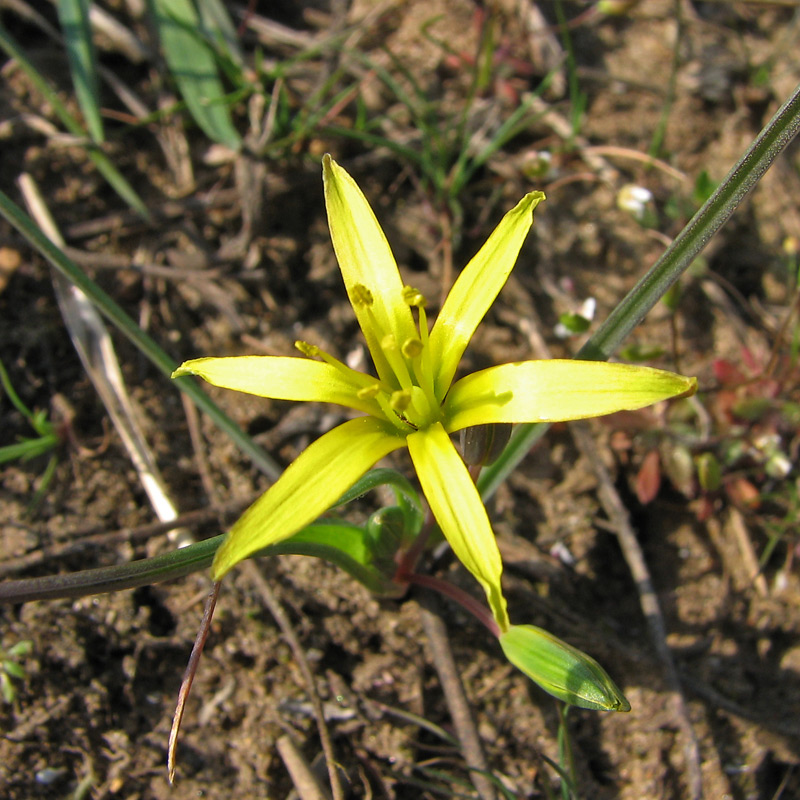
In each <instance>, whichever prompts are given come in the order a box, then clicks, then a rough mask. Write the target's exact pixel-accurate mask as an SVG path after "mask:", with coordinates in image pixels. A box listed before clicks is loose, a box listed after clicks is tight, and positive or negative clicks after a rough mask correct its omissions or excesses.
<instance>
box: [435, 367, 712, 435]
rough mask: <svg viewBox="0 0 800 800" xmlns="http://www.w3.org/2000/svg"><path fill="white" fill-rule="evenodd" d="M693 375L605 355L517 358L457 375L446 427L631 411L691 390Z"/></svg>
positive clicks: (446, 408)
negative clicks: (613, 360)
mask: <svg viewBox="0 0 800 800" xmlns="http://www.w3.org/2000/svg"><path fill="white" fill-rule="evenodd" d="M696 390H697V379H696V378H687V377H684V376H683V375H676V374H675V373H673V372H666V371H665V370H661V369H653V368H652V367H640V366H634V365H630V364H607V363H605V362H603V361H573V360H560V359H552V360H549V361H521V362H516V363H513V364H502V365H501V366H498V367H489V369H484V370H481V371H480V372H474V373H473V374H472V375H467V376H466V377H464V378H462V379H461V380H459V381H457V382H456V383H455V384H454V385H453V387H452V388H451V389H450V393H449V394H448V395H447V401H446V402H445V405H444V419H445V423H444V424H445V427H446V428H447V430H448V432H450V433H452V432H453V431H458V430H461V429H462V428H468V427H469V426H471V425H484V424H487V423H492V422H560V421H563V420H569V419H585V418H587V417H599V416H602V415H603V414H612V413H613V412H615V411H625V410H627V411H633V410H635V409H637V408H643V407H644V406H649V405H651V404H653V403H657V402H658V401H659V400H666V399H668V398H670V397H677V396H678V395H689V394H694V392H695V391H696Z"/></svg>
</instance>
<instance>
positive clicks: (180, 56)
mask: <svg viewBox="0 0 800 800" xmlns="http://www.w3.org/2000/svg"><path fill="white" fill-rule="evenodd" d="M151 5H152V7H153V12H154V18H155V22H156V25H157V27H158V34H159V37H160V39H161V45H162V49H163V51H164V58H165V59H166V61H167V65H168V66H169V69H170V72H171V73H172V76H173V77H174V78H175V82H176V83H177V84H178V88H179V89H180V92H181V95H182V96H183V99H184V100H185V101H186V105H187V106H188V108H189V111H190V113H191V115H192V117H193V119H194V121H195V122H196V123H197V124H198V125H199V126H200V129H201V130H202V131H203V133H205V134H206V136H208V138H209V139H211V140H212V141H214V142H218V143H219V144H224V145H226V146H228V147H230V148H231V149H232V150H238V149H239V148H240V147H241V144H242V140H241V137H240V136H239V134H238V133H237V131H236V129H235V128H234V127H233V122H232V121H231V116H230V111H229V109H228V106H227V105H226V100H225V92H224V90H223V88H222V82H221V81H220V78H219V72H218V70H217V62H216V57H215V54H214V51H213V50H212V49H211V48H210V47H209V46H208V43H207V42H206V41H205V39H204V38H203V37H202V36H201V35H200V33H199V28H200V19H199V17H198V15H197V12H196V11H195V8H194V6H193V5H192V3H191V0H151Z"/></svg>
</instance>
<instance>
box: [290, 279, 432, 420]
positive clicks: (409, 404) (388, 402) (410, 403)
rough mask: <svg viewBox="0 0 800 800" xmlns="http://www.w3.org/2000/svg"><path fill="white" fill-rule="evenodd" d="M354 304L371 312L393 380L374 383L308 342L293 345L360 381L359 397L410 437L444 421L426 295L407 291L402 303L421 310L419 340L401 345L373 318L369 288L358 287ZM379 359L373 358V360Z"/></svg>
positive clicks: (353, 293) (352, 296)
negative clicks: (430, 344)
mask: <svg viewBox="0 0 800 800" xmlns="http://www.w3.org/2000/svg"><path fill="white" fill-rule="evenodd" d="M350 299H351V301H352V303H353V305H354V306H356V307H357V308H358V309H359V310H366V311H367V315H368V316H369V318H370V322H371V325H372V332H374V334H376V335H375V336H374V344H373V345H372V346H373V348H374V347H377V348H378V349H379V350H380V355H381V356H382V357H383V360H384V362H385V363H386V364H387V365H388V366H389V370H390V373H391V374H390V375H386V374H384V375H383V378H384V379H383V380H380V379H377V378H372V377H370V376H368V375H364V374H363V373H360V372H355V371H354V370H351V369H350V368H349V367H347V366H346V365H344V364H342V362H341V361H338V360H337V359H335V358H334V357H333V356H331V355H329V354H328V353H325V352H324V351H323V350H320V349H319V348H318V347H315V346H313V345H309V344H306V343H305V342H295V347H297V349H298V350H300V352H302V353H303V354H304V355H307V356H311V357H313V356H317V357H319V358H321V359H323V360H324V361H326V362H327V363H329V364H331V365H332V366H335V367H337V368H338V369H341V370H346V372H347V374H348V376H349V377H350V378H351V379H353V378H354V377H356V376H358V377H357V378H356V382H357V384H358V385H359V387H360V388H359V389H358V396H359V397H360V398H361V399H366V398H370V399H374V400H375V402H376V403H377V404H378V406H379V407H380V410H381V411H382V412H383V413H382V415H383V416H384V417H385V418H386V419H387V420H388V421H389V422H391V423H392V425H394V426H395V427H396V428H397V429H398V430H399V431H401V432H402V433H404V434H406V435H407V434H410V433H413V432H414V431H416V430H419V429H420V428H427V427H428V426H429V425H432V424H433V423H434V422H438V421H439V420H441V418H442V414H441V408H440V403H439V401H438V400H437V398H436V394H435V392H434V381H433V364H432V363H431V354H430V348H429V347H428V320H427V317H426V315H425V304H426V301H425V298H424V297H423V296H422V294H421V293H420V292H419V291H417V290H416V289H414V288H412V287H411V286H405V287H404V288H403V302H404V303H406V305H408V306H409V307H411V308H412V309H414V308H416V309H417V314H418V318H419V322H418V334H419V335H418V336H414V337H411V338H407V339H405V340H404V341H402V342H400V341H398V339H397V337H396V336H395V334H394V333H393V332H391V331H386V329H385V326H381V325H380V324H379V323H378V320H377V319H376V318H375V316H374V315H373V314H372V305H373V297H372V292H370V290H369V289H368V288H367V287H366V286H364V285H362V284H357V285H356V286H354V287H353V289H352V291H351V292H350ZM375 355H376V354H375V353H373V359H374V358H375Z"/></svg>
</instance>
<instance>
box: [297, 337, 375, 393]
mask: <svg viewBox="0 0 800 800" xmlns="http://www.w3.org/2000/svg"><path fill="white" fill-rule="evenodd" d="M294 346H295V347H296V348H297V349H298V350H299V351H300V352H301V353H302V354H303V355H304V356H308V357H309V358H320V359H322V360H323V361H324V362H325V363H326V364H330V365H331V366H332V367H335V368H336V369H338V370H339V371H340V372H342V373H344V375H345V376H346V377H347V379H348V380H349V381H351V382H352V383H354V384H355V385H356V386H360V387H361V388H360V389H359V390H358V393H359V396H360V393H361V392H363V391H365V390H367V391H371V390H372V386H377V389H376V393H377V392H378V391H380V385H379V384H378V382H377V381H376V380H375V378H373V377H372V376H371V375H366V374H365V373H363V372H359V371H358V370H356V369H351V368H350V367H348V366H347V364H343V363H342V362H341V361H339V359H338V358H334V357H333V356H332V355H331V354H330V353H326V352H325V351H324V350H323V349H322V348H320V347H317V346H316V345H315V344H309V343H308V342H304V341H302V340H300V339H298V340H297V341H296V342H295V343H294ZM373 396H374V395H373Z"/></svg>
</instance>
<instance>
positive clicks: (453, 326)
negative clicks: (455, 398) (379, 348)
mask: <svg viewBox="0 0 800 800" xmlns="http://www.w3.org/2000/svg"><path fill="white" fill-rule="evenodd" d="M542 200H544V195H543V194H542V193H541V192H531V193H530V194H527V195H525V197H523V198H522V200H520V201H519V203H517V205H516V207H514V208H512V209H511V211H509V212H508V213H507V214H506V215H505V216H504V217H503V219H502V220H501V221H500V224H499V225H498V226H497V228H495V230H494V232H493V233H492V235H491V236H490V237H489V238H488V239H487V240H486V243H485V244H484V245H483V247H481V249H480V251H479V252H478V254H477V255H476V256H475V257H474V258H473V259H472V261H470V262H469V264H467V266H466V267H465V268H464V270H463V271H462V272H461V274H460V275H459V276H458V279H457V280H456V282H455V284H454V285H453V288H452V289H451V290H450V293H449V294H448V295H447V299H446V300H445V302H444V305H443V306H442V310H441V311H440V312H439V315H438V316H437V317H436V323H435V325H434V326H433V330H432V331H431V338H430V346H431V358H432V361H433V363H434V365H435V366H434V369H436V370H437V373H436V377H435V381H436V386H435V390H436V396H437V397H438V398H440V399H441V398H442V397H443V396H444V394H445V392H446V391H447V388H448V386H450V382H451V381H452V380H453V376H454V375H455V374H456V368H457V367H458V362H459V361H460V360H461V356H462V355H463V354H464V350H465V349H466V346H467V344H468V343H469V340H470V339H471V338H472V334H473V333H475V329H476V328H477V327H478V325H479V324H480V322H481V320H482V319H483V317H484V316H485V314H486V312H487V311H488V310H489V308H490V306H491V305H492V303H494V301H495V298H496V297H497V295H498V294H499V292H500V290H501V289H502V288H503V286H504V285H505V282H506V281H507V280H508V276H509V275H510V274H511V270H512V269H513V268H514V264H515V263H516V261H517V256H518V255H519V251H520V248H521V247H522V243H523V242H524V241H525V237H526V236H527V235H528V231H529V230H530V227H531V224H532V223H533V210H534V209H535V208H536V206H538V205H539V203H541V202H542Z"/></svg>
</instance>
